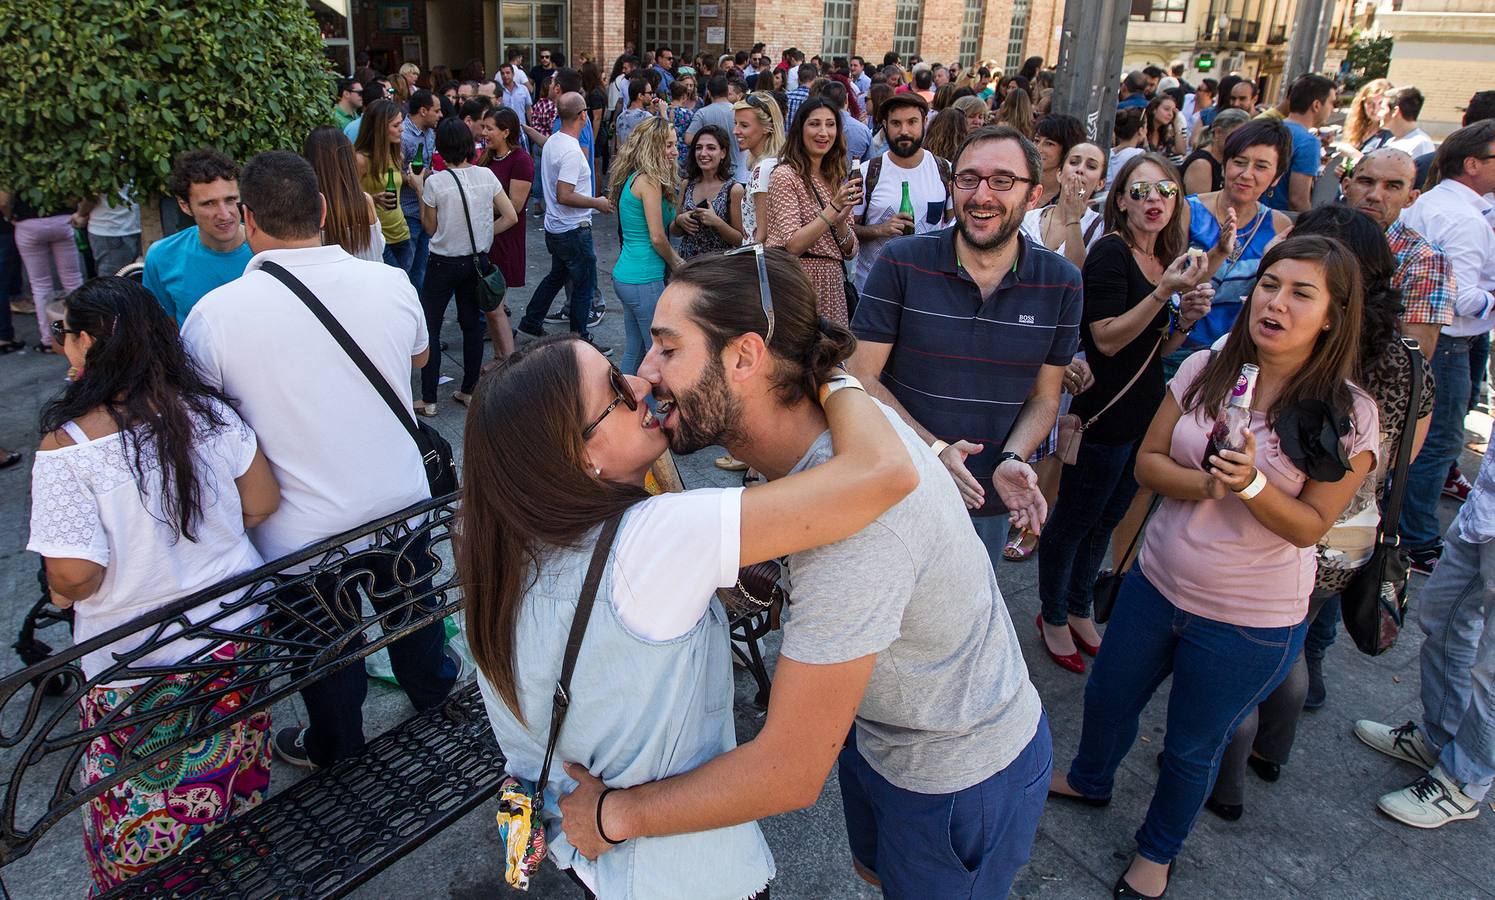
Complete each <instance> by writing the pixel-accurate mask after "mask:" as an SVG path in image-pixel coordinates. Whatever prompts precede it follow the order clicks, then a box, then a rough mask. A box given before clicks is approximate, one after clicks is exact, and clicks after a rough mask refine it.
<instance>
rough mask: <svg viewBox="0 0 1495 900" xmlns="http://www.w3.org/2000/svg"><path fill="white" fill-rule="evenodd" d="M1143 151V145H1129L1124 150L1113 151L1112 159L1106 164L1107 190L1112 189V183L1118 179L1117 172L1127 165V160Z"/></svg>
mask: <svg viewBox="0 0 1495 900" xmlns="http://www.w3.org/2000/svg"><path fill="white" fill-rule="evenodd" d="M1141 152H1143V151H1142V148H1141V147H1127V148H1125V149H1123V150H1114V151H1112V152H1111V161H1110V162H1109V163H1107V164H1106V190H1110V189H1111V183H1112V182H1114V181H1115V180H1116V173H1117V172H1120V171H1121V167H1122V166H1124V165H1126V161H1127V160H1129V159H1131V158H1132V157H1134V156H1136V155H1137V154H1139V153H1141Z"/></svg>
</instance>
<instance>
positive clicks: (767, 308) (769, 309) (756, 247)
mask: <svg viewBox="0 0 1495 900" xmlns="http://www.w3.org/2000/svg"><path fill="white" fill-rule="evenodd" d="M739 253H751V254H753V256H755V257H757V262H758V302H760V303H762V304H763V317H764V318H765V319H767V320H768V332H767V333H766V334H764V335H763V343H764V345H765V346H767V345H772V344H773V291H772V290H770V289H769V286H768V260H767V258H766V257H765V255H764V250H763V245H762V244H748V245H747V246H745V247H738V248H737V249H736V250H728V251H727V252H726V253H723V254H722V255H723V256H736V255H738V254H739Z"/></svg>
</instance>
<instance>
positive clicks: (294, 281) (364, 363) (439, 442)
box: [260, 262, 457, 497]
mask: <svg viewBox="0 0 1495 900" xmlns="http://www.w3.org/2000/svg"><path fill="white" fill-rule="evenodd" d="M260 269H262V270H263V271H265V272H269V273H270V274H271V275H273V276H275V277H276V278H277V279H279V281H280V283H281V284H283V285H285V286H286V287H288V288H290V289H291V293H293V294H295V295H296V296H297V297H299V298H300V299H301V302H302V303H305V304H306V308H307V309H309V310H311V312H312V315H314V316H316V317H317V321H319V322H321V323H322V327H323V328H326V329H327V332H328V333H329V334H331V335H332V338H333V340H335V341H337V343H338V346H340V347H342V348H343V352H344V353H346V354H348V358H349V359H351V360H353V364H354V365H356V366H358V371H360V372H362V373H363V377H364V378H367V379H368V380H369V384H371V385H373V386H374V390H376V391H378V392H379V396H380V397H382V398H383V399H384V402H385V403H386V404H388V406H389V411H390V412H392V413H394V415H395V418H396V419H399V420H400V424H401V425H403V426H405V430H406V431H408V432H409V433H410V439H411V440H413V441H415V448H416V450H418V451H420V458H421V464H422V465H424V466H425V469H426V481H427V483H429V484H430V485H431V496H432V497H445V496H446V495H447V494H450V493H453V492H454V491H456V490H457V463H456V460H455V459H454V458H453V457H452V445H451V444H450V443H449V442H448V441H447V439H446V438H444V437H442V436H441V432H439V431H437V430H436V429H435V428H432V427H431V426H430V425H427V424H426V423H425V422H417V421H416V419H415V415H414V414H413V413H411V412H410V410H408V409H406V408H405V405H404V404H403V403H401V402H400V398H399V397H397V396H395V392H394V388H392V387H390V386H389V382H387V381H385V380H384V376H383V375H381V374H380V373H379V370H378V369H376V368H374V363H373V361H371V360H370V359H369V358H368V355H367V354H365V353H364V352H363V350H362V349H361V348H360V347H359V346H358V344H357V343H356V342H354V340H353V336H352V335H350V334H348V331H347V329H345V328H343V326H342V323H341V322H339V321H338V320H337V319H336V318H335V317H333V315H332V313H331V312H329V311H328V310H327V307H325V306H323V305H322V301H320V300H318V299H317V295H316V294H313V293H312V292H311V290H310V289H308V288H307V286H306V285H304V284H302V283H301V280H300V279H298V278H297V277H296V276H295V275H292V274H291V273H290V272H287V271H286V270H285V267H284V266H281V265H280V264H278V263H273V262H263V263H261V264H260ZM432 343H433V344H434V343H435V338H434V337H433V338H432ZM433 350H434V348H433Z"/></svg>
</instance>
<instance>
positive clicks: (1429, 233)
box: [1401, 120, 1495, 572]
mask: <svg viewBox="0 0 1495 900" xmlns="http://www.w3.org/2000/svg"><path fill="white" fill-rule="evenodd" d="M1437 165H1438V174H1439V178H1440V180H1439V182H1438V184H1437V186H1436V187H1434V188H1432V189H1431V190H1427V191H1423V193H1422V196H1421V197H1418V198H1417V202H1416V203H1413V204H1412V205H1411V206H1409V207H1408V208H1407V209H1406V211H1404V212H1403V213H1402V217H1401V220H1402V221H1403V222H1405V223H1406V224H1407V226H1408V227H1409V228H1412V229H1413V230H1414V231H1416V232H1417V233H1419V234H1421V235H1422V236H1423V237H1424V238H1426V239H1427V240H1428V241H1429V242H1430V243H1431V244H1432V245H1433V246H1435V247H1437V248H1438V249H1439V250H1441V251H1443V255H1444V256H1445V257H1446V258H1447V259H1448V263H1449V267H1450V268H1451V269H1452V270H1453V276H1454V281H1455V282H1456V286H1457V293H1455V294H1454V320H1453V324H1452V325H1446V326H1444V328H1443V331H1442V333H1441V334H1440V335H1439V336H1438V349H1437V352H1436V353H1435V354H1434V355H1433V379H1434V385H1435V387H1436V388H1437V395H1436V399H1435V401H1434V406H1433V421H1432V424H1431V425H1430V426H1429V427H1428V435H1427V440H1426V441H1425V442H1424V443H1423V445H1422V450H1421V452H1419V453H1418V454H1417V458H1416V459H1414V460H1413V461H1412V465H1411V468H1410V469H1409V470H1408V472H1407V493H1406V499H1405V503H1406V506H1405V507H1404V509H1403V510H1402V542H1403V543H1404V544H1405V545H1406V546H1407V547H1408V548H1409V549H1410V550H1411V553H1412V566H1413V568H1414V569H1415V570H1418V571H1422V572H1428V571H1431V570H1432V567H1433V566H1434V565H1435V564H1436V563H1437V561H1438V558H1439V556H1441V555H1442V552H1443V545H1442V542H1441V540H1440V539H1439V535H1440V533H1441V532H1442V529H1441V528H1440V527H1439V520H1438V497H1439V495H1440V494H1441V493H1442V490H1443V484H1444V480H1445V479H1446V477H1447V475H1448V467H1449V466H1450V465H1452V464H1453V463H1454V462H1457V461H1458V458H1459V453H1460V452H1461V451H1462V449H1463V445H1464V415H1465V413H1467V412H1468V410H1469V391H1470V381H1471V379H1470V373H1469V346H1470V344H1471V343H1472V342H1473V341H1474V339H1475V338H1477V337H1479V336H1480V335H1483V334H1486V333H1487V332H1489V331H1490V327H1491V325H1492V323H1495V315H1492V313H1495V310H1492V307H1495V295H1492V294H1491V291H1492V290H1495V204H1491V203H1490V201H1489V200H1488V199H1486V197H1485V196H1484V195H1486V194H1488V193H1490V192H1491V191H1495V120H1488V121H1484V122H1476V123H1475V124H1473V125H1467V126H1465V127H1463V128H1460V129H1459V130H1458V131H1455V132H1454V133H1453V134H1451V135H1449V136H1448V138H1447V139H1446V140H1445V141H1444V142H1443V146H1442V147H1441V148H1440V149H1439V151H1438V159H1437Z"/></svg>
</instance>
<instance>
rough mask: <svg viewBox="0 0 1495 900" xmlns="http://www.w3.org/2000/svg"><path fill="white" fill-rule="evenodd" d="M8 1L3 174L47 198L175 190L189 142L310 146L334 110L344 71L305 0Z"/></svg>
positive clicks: (13, 185)
mask: <svg viewBox="0 0 1495 900" xmlns="http://www.w3.org/2000/svg"><path fill="white" fill-rule="evenodd" d="M3 5H4V6H5V7H7V8H8V9H9V10H10V11H11V12H10V13H6V14H0V71H3V72H7V73H9V75H10V78H9V83H10V85H11V91H12V93H11V99H10V102H8V103H6V104H3V105H0V160H4V161H5V162H4V165H3V167H0V183H3V184H4V187H6V188H8V189H11V190H14V191H16V192H18V193H20V194H22V195H23V196H25V197H26V198H27V199H28V200H30V201H31V202H32V203H34V204H36V205H37V206H38V207H43V208H45V207H64V206H70V205H71V204H72V203H73V202H74V201H76V200H78V199H79V198H81V197H89V196H93V195H96V194H100V193H108V192H111V191H114V190H115V189H118V188H120V187H123V186H124V185H125V184H128V183H133V184H134V185H135V195H136V197H137V198H142V197H146V196H149V195H150V194H152V193H162V192H164V191H165V185H166V176H167V174H168V173H169V172H170V171H171V161H172V158H173V157H174V156H175V155H176V154H178V153H180V152H182V151H184V150H191V149H195V148H198V147H205V146H216V147H218V148H219V149H221V150H223V151H224V152H226V153H228V154H230V155H232V156H233V157H234V158H235V159H238V160H239V161H240V162H242V161H244V160H245V159H247V158H248V157H249V156H251V155H253V154H255V153H259V152H261V151H264V150H271V149H276V148H283V149H296V150H299V149H300V147H301V144H302V141H303V140H304V139H305V137H306V134H307V132H309V131H310V130H311V129H312V128H313V127H315V126H316V125H319V124H323V123H324V122H325V121H327V119H328V118H329V115H328V113H329V109H330V107H331V104H332V102H333V98H332V88H333V85H332V78H333V76H332V75H331V74H330V73H329V72H328V71H327V63H326V60H325V57H324V56H323V54H322V41H321V36H320V32H319V31H318V30H317V27H316V24H315V22H314V20H313V18H312V15H311V13H310V11H309V10H308V9H307V7H306V5H305V4H304V3H302V2H300V0H67V2H64V3H48V2H42V3H23V2H21V0H4V4H3Z"/></svg>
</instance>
